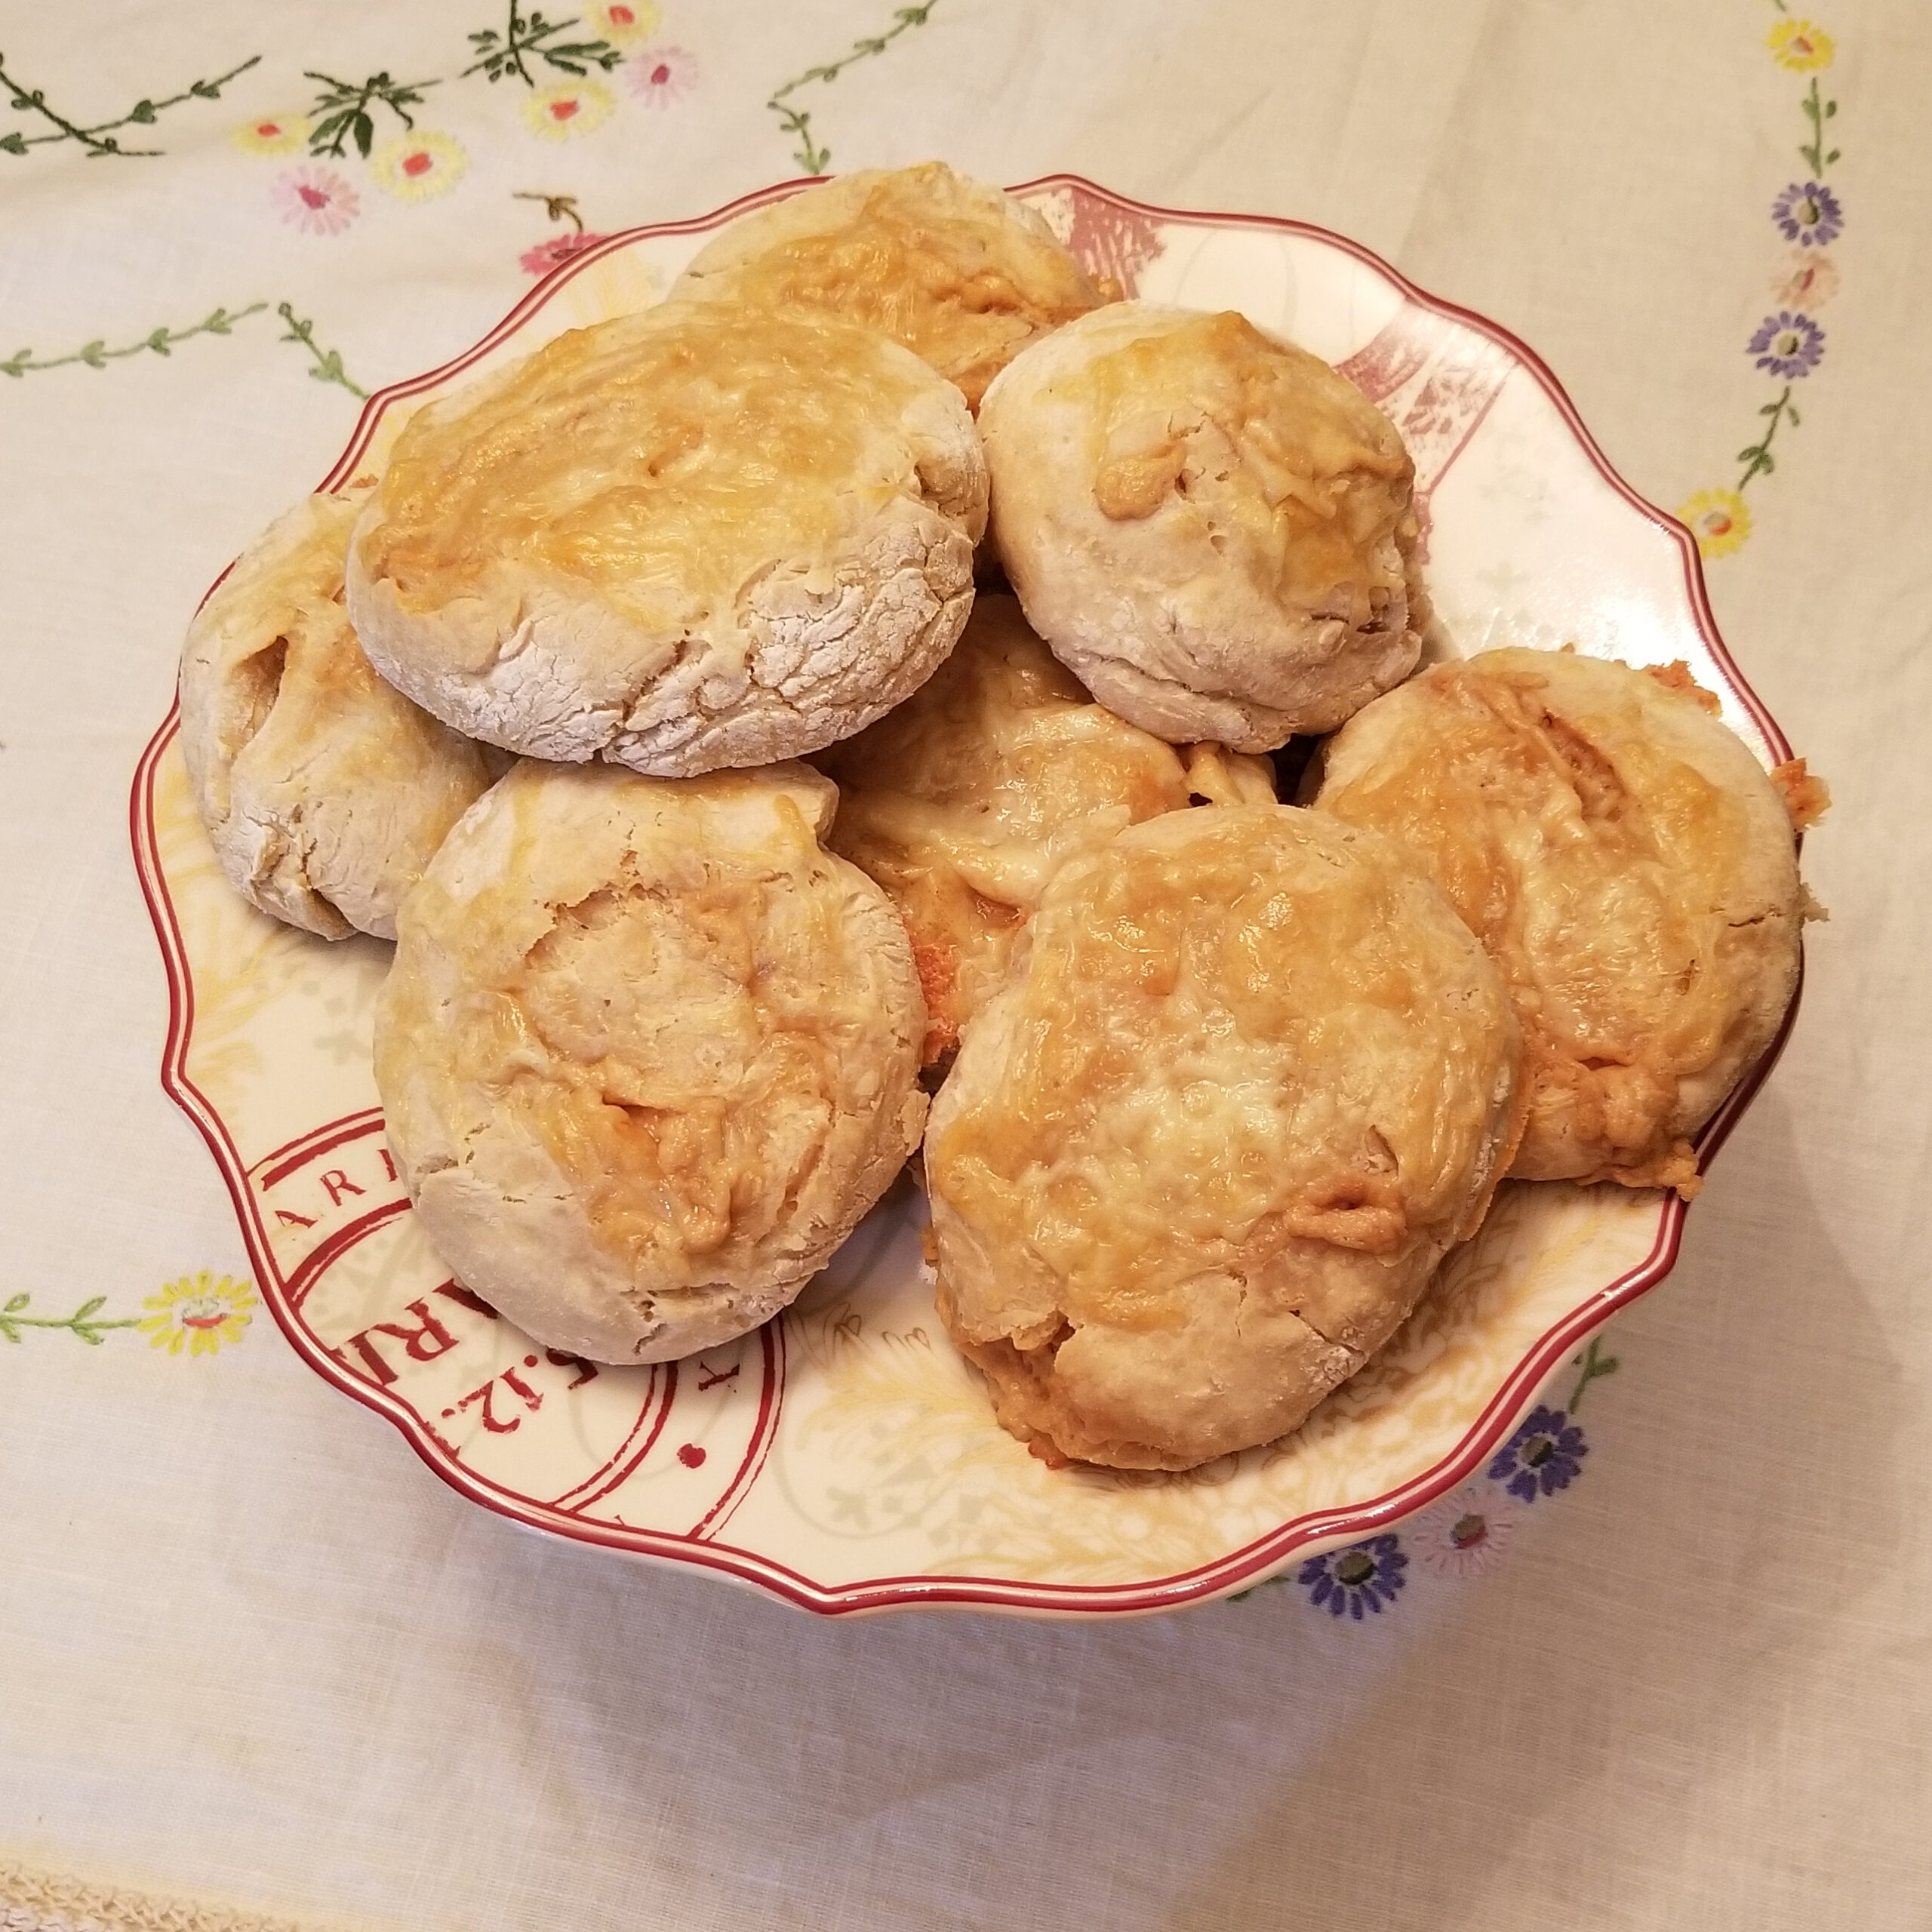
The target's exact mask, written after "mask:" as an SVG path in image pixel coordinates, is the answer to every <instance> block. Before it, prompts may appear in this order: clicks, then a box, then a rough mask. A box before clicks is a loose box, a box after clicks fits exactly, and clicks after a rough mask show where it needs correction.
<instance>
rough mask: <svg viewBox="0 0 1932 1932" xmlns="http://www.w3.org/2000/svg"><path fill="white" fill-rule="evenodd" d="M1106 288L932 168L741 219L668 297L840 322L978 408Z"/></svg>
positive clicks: (1027, 225)
mask: <svg viewBox="0 0 1932 1932" xmlns="http://www.w3.org/2000/svg"><path fill="white" fill-rule="evenodd" d="M1108 292H1109V291H1103V290H1102V289H1101V288H1099V287H1097V285H1095V284H1094V282H1092V281H1090V280H1089V279H1088V277H1087V275H1086V274H1085V273H1084V272H1083V271H1082V269H1081V266H1080V265H1079V263H1078V262H1076V261H1075V260H1074V258H1073V257H1072V255H1071V254H1069V253H1068V252H1067V251H1066V249H1065V248H1063V246H1062V245H1060V242H1058V241H1057V239H1056V238H1055V237H1054V233H1053V231H1052V230H1051V229H1050V228H1048V226H1047V224H1046V223H1045V222H1044V220H1041V217H1039V216H1038V215H1037V214H1035V213H1034V212H1033V211H1032V209H1031V208H1028V207H1026V205H1024V204H1023V202H1016V201H1014V199H1013V198H1012V197H1011V196H1010V195H1004V194H1002V193H1001V192H1000V190H999V189H997V188H992V187H989V186H986V183H983V182H980V181H974V180H969V179H968V177H965V176H964V175H961V174H954V173H953V171H952V169H951V168H948V167H947V166H946V165H945V164H944V163H943V162H936V161H934V162H924V163H923V164H921V165H920V166H918V167H916V168H897V169H881V168H873V169H867V170H866V171H863V172H862V173H860V174H848V175H844V176H842V177H841V178H840V179H839V180H836V181H832V182H829V183H826V185H825V186H823V187H820V188H808V189H805V190H804V192H803V193H802V194H798V195H792V196H790V197H789V198H787V199H786V200H785V201H783V202H777V203H776V204H775V205H773V206H772V207H770V208H760V209H759V210H758V211H756V212H755V214H748V215H744V216H741V217H740V218H739V219H738V220H736V221H734V222H733V223H731V226H729V227H728V228H727V229H725V230H724V232H723V233H722V234H721V235H718V237H717V238H716V239H715V240H714V241H712V242H709V243H707V244H706V246H705V247H704V248H702V249H700V251H698V253H697V255H696V256H695V257H694V258H693V259H692V260H691V263H690V265H689V266H688V267H687V268H686V269H685V272H684V274H683V275H682V276H681V277H680V278H679V279H678V282H677V283H676V285H675V287H673V288H672V291H671V293H672V297H673V298H674V299H676V298H678V297H686V298H689V299H691V300H700V301H728V302H743V303H752V304H753V305H755V306H759V307H764V308H783V307H794V308H799V309H806V310H808V311H811V312H817V313H820V314H829V315H844V316H848V317H850V318H851V319H852V320H854V321H860V322H863V323H865V324H866V325H868V326H869V327H871V328H875V329H877V330H878V331H880V332H881V334H884V335H888V336H890V337H891V338H892V339H893V340H894V341H895V342H898V343H903V344H904V346H906V348H908V349H911V350H912V352H913V353H914V354H915V355H919V356H921V357H923V358H924V360H925V361H928V362H929V363H931V365H932V366H933V367H934V368H935V369H937V371H939V373H940V374H941V375H942V376H943V377H946V380H948V381H949V382H951V383H956V384H957V385H958V387H959V389H960V390H961V392H962V393H963V394H964V396H965V398H966V400H967V401H968V403H969V404H970V405H971V406H972V407H973V408H974V409H977V408H979V406H980V397H981V395H983V394H984V393H985V391H986V385H987V384H988V383H989V382H991V381H992V379H993V377H995V376H996V375H997V374H998V373H999V371H1001V369H1002V368H1004V367H1005V366H1006V365H1007V364H1008V362H1010V361H1011V360H1012V359H1013V358H1014V356H1015V355H1017V354H1018V353H1019V352H1020V350H1021V349H1023V348H1025V347H1026V345H1027V344H1028V343H1030V342H1033V341H1035V340H1038V338H1039V337H1041V335H1043V334H1046V333H1048V331H1051V330H1053V329H1054V328H1058V327H1059V326H1060V324H1061V323H1063V322H1066V321H1071V320H1072V318H1074V317H1075V316H1076V315H1084V314H1085V313H1086V312H1088V310H1089V309H1097V308H1098V307H1099V306H1100V304H1101V303H1103V302H1104V301H1105V300H1107V295H1108Z"/></svg>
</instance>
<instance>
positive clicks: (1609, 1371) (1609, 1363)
mask: <svg viewBox="0 0 1932 1932" xmlns="http://www.w3.org/2000/svg"><path fill="white" fill-rule="evenodd" d="M1598 1346H1599V1343H1598V1337H1595V1336H1594V1335H1592V1337H1590V1346H1589V1353H1588V1354H1587V1355H1572V1356H1571V1358H1570V1365H1571V1367H1573V1368H1574V1367H1577V1366H1578V1365H1579V1364H1580V1365H1581V1366H1582V1368H1583V1374H1581V1375H1580V1376H1579V1377H1577V1386H1576V1387H1575V1388H1574V1389H1571V1392H1570V1404H1569V1411H1568V1412H1569V1414H1571V1415H1572V1416H1574V1415H1575V1414H1576V1413H1577V1404H1578V1403H1579V1402H1580V1401H1582V1400H1583V1391H1584V1390H1585V1389H1587V1388H1588V1387H1589V1386H1590V1384H1591V1383H1592V1382H1594V1381H1595V1380H1597V1378H1598V1377H1599V1376H1602V1375H1614V1374H1616V1373H1617V1358H1616V1357H1615V1356H1614V1355H1603V1356H1599V1355H1598V1353H1597V1349H1598Z"/></svg>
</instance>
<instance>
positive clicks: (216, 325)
mask: <svg viewBox="0 0 1932 1932" xmlns="http://www.w3.org/2000/svg"><path fill="white" fill-rule="evenodd" d="M267 306H269V305H268V304H267V303H266V302H256V303H251V304H250V306H248V307H247V308H245V309H237V310H236V311H235V313H234V314H233V315H230V314H229V312H228V311H227V310H226V309H216V310H215V311H214V313H213V314H212V315H206V316H204V317H203V318H202V320H201V321H198V322H196V323H195V324H194V325H192V327H191V328H185V329H169V328H158V329H155V330H154V331H152V332H151V333H149V334H146V335H144V336H143V337H141V339H140V341H138V342H131V343H128V344H127V345H126V346H125V348H121V349H109V347H108V346H107V345H106V342H105V341H104V340H100V339H98V338H97V340H94V341H93V342H90V343H85V345H84V346H82V347H81V348H79V349H75V351H74V352H73V353H72V355H54V356H50V357H48V358H47V359H46V360H45V361H35V359H34V353H33V351H32V349H17V350H16V351H15V352H14V354H13V355H11V357H9V358H8V360H7V361H4V362H0V376H26V375H38V374H39V373H40V371H42V370H43V369H63V368H66V367H67V365H69V363H73V362H85V364H86V365H88V368H90V369H104V368H106V366H107V365H108V364H109V362H112V361H118V360H119V359H120V358H122V356H124V355H141V354H143V352H146V351H149V350H152V352H153V353H154V354H155V355H168V354H169V353H170V352H171V351H172V349H173V348H174V344H175V343H177V342H186V340H188V338H189V337H190V336H196V335H226V334H228V332H229V330H230V329H231V328H232V327H233V326H234V325H235V323H237V322H238V321H242V320H243V319H244V318H245V317H247V316H249V315H256V314H258V313H259V312H260V311H261V310H263V309H266V307H267Z"/></svg>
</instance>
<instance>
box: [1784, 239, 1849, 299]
mask: <svg viewBox="0 0 1932 1932" xmlns="http://www.w3.org/2000/svg"><path fill="white" fill-rule="evenodd" d="M1837 293H1838V263H1835V261H1833V260H1832V258H1831V257H1830V256H1829V255H1820V254H1812V253H1811V252H1810V251H1809V250H1808V249H1805V248H1794V249H1793V250H1792V251H1791V254H1789V257H1787V258H1786V263H1785V266H1784V268H1783V270H1782V271H1781V272H1780V273H1779V274H1778V275H1777V276H1776V277H1775V278H1774V279H1773V281H1772V283H1771V300H1773V301H1774V302H1775V303H1777V305H1778V306H1780V308H1783V309H1822V308H1823V306H1825V304H1826V303H1827V302H1829V300H1831V299H1832V297H1833V296H1834V295H1835V294H1837Z"/></svg>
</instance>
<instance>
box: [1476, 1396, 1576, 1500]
mask: <svg viewBox="0 0 1932 1932" xmlns="http://www.w3.org/2000/svg"><path fill="white" fill-rule="evenodd" d="M1589 1453H1590V1449H1589V1444H1588V1443H1586V1441H1584V1440H1583V1431H1582V1430H1581V1429H1579V1428H1577V1426H1576V1425H1575V1424H1574V1423H1572V1422H1571V1420H1570V1418H1569V1417H1568V1416H1567V1415H1566V1414H1564V1412H1563V1411H1562V1410H1561V1409H1549V1408H1538V1409H1537V1410H1535V1411H1533V1412H1532V1413H1531V1417H1530V1419H1529V1420H1528V1421H1527V1422H1526V1423H1524V1425H1523V1426H1522V1427H1521V1429H1518V1430H1517V1432H1515V1435H1512V1436H1511V1437H1510V1438H1509V1441H1507V1442H1506V1443H1505V1444H1503V1447H1502V1449H1501V1450H1500V1451H1499V1452H1498V1454H1497V1457H1496V1460H1494V1462H1492V1463H1491V1464H1490V1466H1489V1479H1490V1481H1491V1482H1500V1484H1503V1487H1504V1488H1506V1490H1508V1491H1509V1494H1511V1495H1512V1496H1519V1497H1521V1498H1522V1500H1524V1502H1525V1503H1534V1501H1535V1500H1537V1491H1539V1490H1540V1491H1542V1492H1543V1494H1544V1495H1545V1496H1550V1495H1553V1494H1555V1492H1556V1491H1558V1490H1559V1489H1567V1488H1568V1487H1570V1478H1571V1477H1572V1476H1574V1475H1576V1474H1577V1472H1578V1469H1579V1466H1580V1463H1581V1462H1582V1460H1583V1457H1586V1456H1587V1455H1588V1454H1589Z"/></svg>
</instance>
